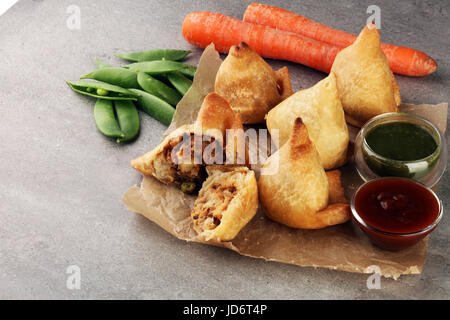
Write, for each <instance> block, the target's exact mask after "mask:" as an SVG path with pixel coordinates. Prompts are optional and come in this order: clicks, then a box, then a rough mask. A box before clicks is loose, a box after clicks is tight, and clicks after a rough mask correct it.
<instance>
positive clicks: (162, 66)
mask: <svg viewBox="0 0 450 320" xmlns="http://www.w3.org/2000/svg"><path fill="white" fill-rule="evenodd" d="M185 67H186V65H185V64H183V63H180V62H175V61H166V60H156V61H146V62H136V63H131V64H129V65H126V66H124V68H127V69H129V70H131V71H135V72H140V71H142V72H145V73H149V74H152V75H154V74H162V73H167V72H172V71H177V70H180V69H183V68H185Z"/></svg>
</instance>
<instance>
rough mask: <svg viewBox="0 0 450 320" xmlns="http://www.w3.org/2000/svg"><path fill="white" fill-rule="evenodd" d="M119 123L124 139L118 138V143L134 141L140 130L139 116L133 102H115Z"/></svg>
mask: <svg viewBox="0 0 450 320" xmlns="http://www.w3.org/2000/svg"><path fill="white" fill-rule="evenodd" d="M114 106H115V108H116V115H117V121H118V122H119V126H120V130H121V131H122V133H123V134H124V137H121V138H118V139H117V143H120V142H124V141H131V140H134V139H135V138H136V137H137V136H138V134H139V129H140V121H139V114H138V111H137V109H136V106H135V105H134V103H133V102H131V101H114Z"/></svg>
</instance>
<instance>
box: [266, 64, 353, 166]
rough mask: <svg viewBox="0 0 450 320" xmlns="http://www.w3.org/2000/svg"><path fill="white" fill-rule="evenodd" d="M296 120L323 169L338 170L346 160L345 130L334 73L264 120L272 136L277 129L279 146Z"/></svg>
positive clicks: (298, 93)
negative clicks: (300, 124)
mask: <svg viewBox="0 0 450 320" xmlns="http://www.w3.org/2000/svg"><path fill="white" fill-rule="evenodd" d="M297 117H301V119H302V121H303V123H304V124H305V125H306V128H307V129H308V134H309V137H310V139H311V141H312V142H313V143H314V145H315V147H316V149H317V152H318V153H319V157H320V161H321V164H322V166H323V167H324V169H325V170H329V169H333V168H337V167H340V166H342V165H343V164H344V163H345V162H346V161H347V146H348V141H349V135H348V128H347V124H346V122H345V116H344V110H343V109H342V104H341V101H340V100H339V95H338V91H337V86H336V78H335V76H334V74H333V73H331V74H330V75H329V76H328V77H326V78H325V79H323V80H322V81H320V82H318V83H317V84H316V85H315V86H313V87H311V88H309V89H305V90H301V91H298V92H296V93H295V94H293V95H292V96H290V97H289V98H287V99H286V100H284V101H283V102H281V103H280V104H279V105H277V106H276V107H275V108H273V109H272V110H270V112H269V114H268V115H267V119H266V122H267V129H269V132H270V133H271V135H272V137H274V136H275V135H274V130H278V141H279V143H278V146H279V147H280V146H282V145H283V144H284V143H286V141H287V140H288V139H289V137H290V135H291V133H292V125H290V124H292V123H294V120H295V118H297ZM274 142H275V143H276V139H274Z"/></svg>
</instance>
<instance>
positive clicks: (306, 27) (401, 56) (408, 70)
mask: <svg viewBox="0 0 450 320" xmlns="http://www.w3.org/2000/svg"><path fill="white" fill-rule="evenodd" d="M244 21H245V22H250V23H256V24H260V25H265V26H269V27H272V28H276V29H279V30H284V31H289V32H294V33H297V34H300V35H303V36H305V37H308V38H311V39H315V40H318V41H322V42H325V43H328V44H331V45H335V46H338V47H341V48H345V47H347V46H349V45H351V44H352V43H353V42H354V41H355V40H356V36H355V35H353V34H350V33H347V32H344V31H341V30H337V29H333V28H331V27H328V26H326V25H323V24H321V23H318V22H316V21H313V20H310V19H308V18H306V17H303V16H301V15H299V14H296V13H294V12H291V11H288V10H284V9H281V8H277V7H274V6H270V5H265V4H259V3H253V4H251V5H249V6H248V7H247V10H246V11H245V14H244ZM381 48H382V49H383V52H384V54H385V55H386V57H387V59H388V61H389V66H390V68H391V70H392V71H393V72H395V73H398V74H402V75H407V76H425V75H428V74H430V73H433V72H434V71H435V70H436V68H437V64H436V61H434V60H433V59H432V58H431V57H430V56H428V55H426V54H425V53H423V52H421V51H418V50H414V49H411V48H407V47H399V46H395V45H392V44H386V43H382V44H381Z"/></svg>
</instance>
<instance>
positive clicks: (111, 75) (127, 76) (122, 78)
mask: <svg viewBox="0 0 450 320" xmlns="http://www.w3.org/2000/svg"><path fill="white" fill-rule="evenodd" d="M80 79H94V80H98V81H103V82H106V83H110V84H113V85H116V86H119V87H122V88H127V89H128V88H135V89H138V88H140V87H139V84H138V82H137V73H136V72H134V71H131V70H128V69H124V68H121V67H103V68H100V69H97V70H94V71H92V72H91V73H88V74H85V75H83V76H81V77H80Z"/></svg>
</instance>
